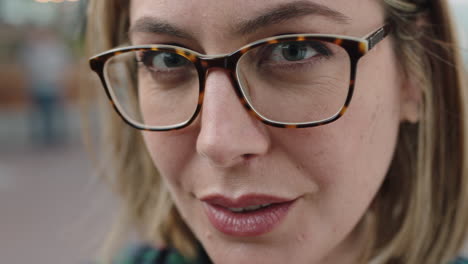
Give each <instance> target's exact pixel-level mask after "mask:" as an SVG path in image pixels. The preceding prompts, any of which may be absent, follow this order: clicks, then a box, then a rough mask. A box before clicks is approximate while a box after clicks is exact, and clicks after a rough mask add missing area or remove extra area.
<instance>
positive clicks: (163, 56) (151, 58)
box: [141, 51, 190, 71]
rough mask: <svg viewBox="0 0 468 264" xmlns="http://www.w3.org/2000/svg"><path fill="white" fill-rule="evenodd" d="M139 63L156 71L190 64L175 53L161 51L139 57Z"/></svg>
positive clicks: (146, 53)
mask: <svg viewBox="0 0 468 264" xmlns="http://www.w3.org/2000/svg"><path fill="white" fill-rule="evenodd" d="M141 62H143V64H144V65H145V66H146V67H148V68H149V69H153V70H156V71H159V70H168V69H171V68H179V67H183V66H186V65H188V64H189V63H190V62H189V61H188V60H187V59H186V58H184V57H183V56H180V55H179V54H176V53H170V52H162V51H148V52H145V53H143V55H142V56H141Z"/></svg>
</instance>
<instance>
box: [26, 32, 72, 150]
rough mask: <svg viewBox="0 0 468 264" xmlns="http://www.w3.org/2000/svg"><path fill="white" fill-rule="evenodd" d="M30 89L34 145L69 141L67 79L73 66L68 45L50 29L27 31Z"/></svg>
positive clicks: (27, 64)
mask: <svg viewBox="0 0 468 264" xmlns="http://www.w3.org/2000/svg"><path fill="white" fill-rule="evenodd" d="M19 52H20V54H19V58H20V60H19V61H20V64H21V66H22V68H23V70H24V73H25V77H26V80H27V86H28V87H29V90H28V91H29V95H30V99H31V103H32V108H31V117H30V118H31V121H30V124H31V126H32V127H31V135H32V137H33V142H35V143H39V144H45V145H53V144H57V143H60V142H63V141H64V140H65V132H66V129H65V123H66V120H65V113H64V111H65V108H64V97H65V87H64V84H65V81H66V80H65V78H66V76H67V75H66V73H68V70H69V69H68V68H69V65H70V54H69V50H68V49H67V46H66V45H65V44H64V43H63V41H61V40H60V38H59V37H58V35H57V33H56V32H54V31H53V30H52V29H50V28H47V27H35V26H32V29H31V30H30V31H28V32H27V34H26V37H25V39H24V41H23V43H22V45H21V47H20V49H19Z"/></svg>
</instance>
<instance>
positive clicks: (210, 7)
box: [130, 0, 383, 40]
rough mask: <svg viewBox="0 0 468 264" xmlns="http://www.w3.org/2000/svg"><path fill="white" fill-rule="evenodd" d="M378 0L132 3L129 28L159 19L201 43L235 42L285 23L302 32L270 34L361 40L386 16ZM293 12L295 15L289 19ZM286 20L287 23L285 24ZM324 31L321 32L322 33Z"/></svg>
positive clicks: (149, 0)
mask: <svg viewBox="0 0 468 264" xmlns="http://www.w3.org/2000/svg"><path fill="white" fill-rule="evenodd" d="M379 1H380V0H264V1H258V0H202V1H192V0H130V3H131V4H130V23H131V26H135V24H138V22H141V20H142V18H155V19H157V21H160V22H161V21H162V22H163V24H168V25H170V26H174V28H177V29H183V31H184V33H185V32H187V33H190V35H191V36H197V39H199V40H200V39H214V38H215V37H217V38H223V39H225V40H226V39H229V38H231V39H233V38H234V37H233V33H235V32H237V33H239V32H241V33H252V32H250V30H249V26H250V25H252V24H249V22H254V24H255V25H257V26H258V25H259V23H260V24H262V23H263V24H264V25H263V26H268V22H272V23H271V24H274V25H275V26H281V25H282V24H287V25H288V26H285V28H284V31H294V27H295V26H297V28H298V29H297V31H299V32H274V31H272V32H271V33H272V34H280V33H306V32H303V31H308V32H307V33H334V34H348V35H355V36H357V37H362V36H363V35H364V34H367V33H368V32H370V30H373V29H374V28H376V27H378V26H381V24H382V23H383V15H382V14H383V12H382V11H381V8H380V5H379ZM289 11H291V12H290V13H289V14H287V13H288V12H289ZM272 12H276V15H277V18H278V16H279V19H276V20H275V19H270V18H271V17H272V16H269V17H268V16H265V15H268V14H270V15H271V13H272ZM278 14H279V15H278ZM285 14H286V15H285ZM288 15H289V16H288ZM281 16H283V17H281ZM273 17H274V15H273ZM282 18H287V19H283V21H282ZM269 19H270V20H269ZM273 22H274V23H273ZM140 24H141V23H140ZM321 30H322V31H323V32H320V31H321ZM252 31H253V30H252ZM278 31H280V30H279V29H278ZM315 31H316V32H315ZM235 37H242V36H235ZM261 37H267V36H261Z"/></svg>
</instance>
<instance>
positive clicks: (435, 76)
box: [85, 0, 468, 264]
mask: <svg viewBox="0 0 468 264" xmlns="http://www.w3.org/2000/svg"><path fill="white" fill-rule="evenodd" d="M128 2H129V1H128V0H90V3H89V10H88V15H89V20H88V31H87V34H88V36H87V37H88V49H89V50H88V52H89V54H90V55H93V54H96V53H98V52H101V51H104V50H107V49H110V48H113V47H116V46H119V45H122V44H123V43H126V42H127V41H128V40H127V35H126V34H127V33H126V32H127V30H128V27H129V14H128V11H129V6H128V4H129V3H128ZM419 2H420V3H419ZM382 5H383V8H384V10H385V13H386V16H387V19H388V20H389V22H390V23H392V24H393V25H394V28H395V29H394V32H393V34H392V38H393V46H394V50H395V54H396V55H397V56H398V59H399V62H400V66H401V68H402V73H403V74H406V77H407V78H408V79H411V80H412V81H413V82H414V83H416V84H417V85H418V87H420V89H421V92H422V102H421V105H420V121H419V122H418V123H417V124H409V123H403V124H401V128H400V132H399V141H398V144H397V150H396V153H395V156H394V160H393V162H392V165H391V167H390V170H389V172H388V175H387V177H386V179H385V181H384V183H383V185H382V186H381V189H380V190H379V192H378V194H377V196H376V197H375V199H374V201H373V204H372V206H371V208H370V209H369V211H368V213H367V214H366V217H364V218H363V219H372V221H371V222H372V223H373V224H372V227H373V232H370V234H371V235H372V239H370V240H369V241H371V242H369V248H368V254H367V256H368V258H374V261H375V262H376V263H426V264H432V263H434V264H440V263H445V262H448V261H449V260H450V259H451V258H453V257H454V256H456V254H457V251H459V250H460V248H461V245H462V243H463V242H464V240H465V239H466V238H467V232H468V230H467V229H468V228H467V226H468V210H467V206H468V140H467V133H468V120H467V118H468V108H467V106H468V94H467V88H468V87H467V83H466V80H465V79H463V78H464V76H465V72H464V70H463V64H462V62H461V56H460V52H459V49H458V48H457V47H456V43H457V40H456V37H455V34H454V29H453V23H452V21H451V16H450V12H449V9H448V6H447V4H446V2H445V1H442V0H439V1H437V0H426V1H417V0H412V1H411V0H382ZM99 94H100V95H101V96H102V95H104V93H103V92H101V93H99ZM90 96H93V97H96V96H97V93H95V92H94V93H88V94H86V96H85V97H86V98H88V99H89V98H90ZM103 100H105V99H103ZM105 106H106V109H104V108H103V109H102V112H104V114H103V115H104V118H105V120H106V123H105V126H104V127H103V128H102V131H103V136H102V138H103V139H106V140H105V141H101V142H102V143H101V145H100V148H101V149H103V150H104V151H103V153H101V154H102V155H101V159H102V161H103V162H111V163H112V164H113V165H114V167H113V169H112V170H108V169H106V170H103V171H102V175H103V176H104V178H105V179H106V180H107V181H108V182H109V184H110V185H111V186H112V188H113V190H114V191H115V193H117V194H118V196H119V197H121V199H122V203H123V211H122V215H121V217H120V218H119V220H118V223H117V224H116V226H115V228H114V232H112V234H111V235H110V236H109V239H108V240H109V243H108V245H107V246H106V247H104V248H105V250H104V255H105V256H107V257H104V261H105V262H110V256H111V255H112V252H113V251H114V249H115V248H117V247H118V245H119V244H118V242H119V241H122V238H123V236H124V235H126V234H127V233H128V231H129V230H132V229H133V228H136V231H137V232H138V233H139V235H140V236H141V237H142V238H143V239H145V240H147V241H150V242H153V243H158V244H160V245H167V246H172V247H175V248H177V249H179V250H180V251H181V252H182V253H183V254H185V255H187V256H194V254H195V249H196V247H197V240H196V238H195V237H194V235H193V234H192V233H191V231H190V229H189V228H188V227H187V226H186V224H185V223H184V222H183V220H182V219H181V217H180V216H179V214H178V212H177V210H176V208H175V207H174V205H173V203H172V201H171V198H170V196H169V193H168V190H167V189H166V188H165V186H164V185H163V184H162V183H161V179H160V177H159V174H158V172H157V170H156V168H155V167H154V165H153V163H152V161H151V158H150V157H149V155H148V153H147V150H146V147H145V145H144V142H143V139H142V136H141V134H140V132H139V131H137V130H135V129H133V128H131V127H129V126H128V125H126V124H125V123H124V122H122V121H121V120H120V119H119V117H118V116H117V115H116V114H115V113H113V112H112V109H111V107H109V106H108V104H106V105H105Z"/></svg>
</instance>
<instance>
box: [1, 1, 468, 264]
mask: <svg viewBox="0 0 468 264" xmlns="http://www.w3.org/2000/svg"><path fill="white" fill-rule="evenodd" d="M86 2H87V1H86V0H0V36H1V39H0V258H1V262H2V263H9V264H25V263H37V264H46V263H90V261H91V260H92V256H93V255H94V254H95V251H96V248H97V247H98V246H99V245H100V243H101V242H102V238H103V236H104V234H105V233H106V232H107V230H108V228H109V223H110V220H111V218H112V216H113V211H115V210H113V208H115V206H114V205H113V204H112V201H111V200H112V199H111V196H110V194H109V193H108V191H107V189H106V188H105V187H104V186H102V185H101V184H100V182H99V181H98V180H96V178H95V175H94V174H93V172H92V170H91V162H90V160H89V158H88V156H89V154H87V153H86V151H85V150H84V147H83V145H82V142H81V137H80V132H81V123H80V114H79V113H80V112H79V111H80V110H79V105H78V91H79V89H80V85H79V83H80V78H82V76H83V74H82V73H81V72H80V69H82V68H81V67H82V66H83V65H85V64H86V63H87V59H86V56H85V55H84V51H83V48H84V47H83V33H84V28H85V25H86V20H85V13H86ZM449 2H450V3H451V5H452V7H453V10H454V14H455V16H456V18H457V22H458V29H459V32H460V36H461V42H462V46H463V47H464V57H465V61H466V63H467V65H468V0H451V1H449Z"/></svg>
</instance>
